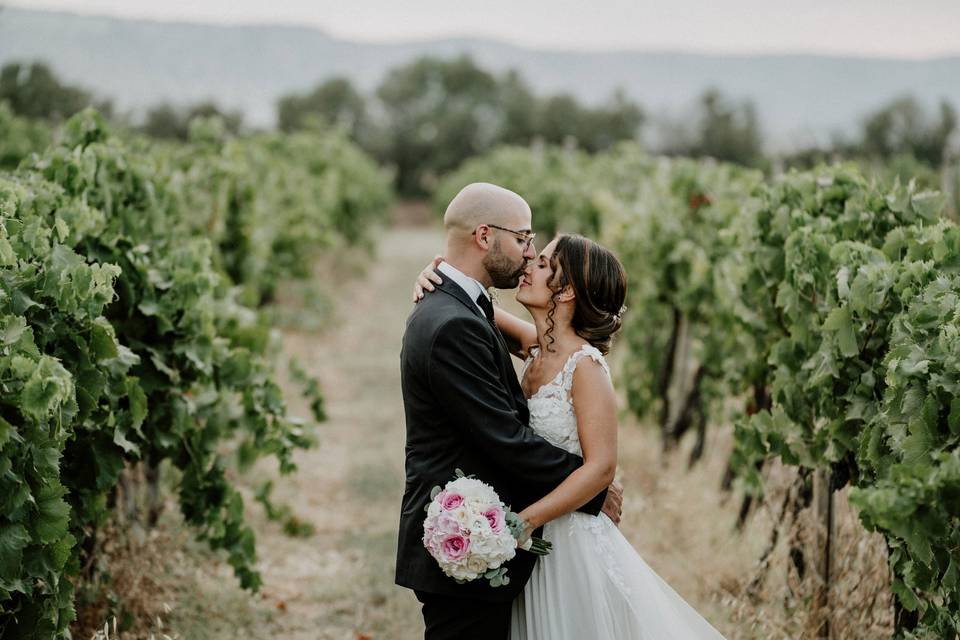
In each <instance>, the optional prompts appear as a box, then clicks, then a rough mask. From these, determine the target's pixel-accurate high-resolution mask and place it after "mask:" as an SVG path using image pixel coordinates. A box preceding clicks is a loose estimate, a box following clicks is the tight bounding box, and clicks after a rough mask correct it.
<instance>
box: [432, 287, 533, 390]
mask: <svg viewBox="0 0 960 640" xmlns="http://www.w3.org/2000/svg"><path fill="white" fill-rule="evenodd" d="M435 286H436V288H437V291H442V292H443V293H445V294H447V295H449V296H452V297H454V298H456V299H457V301H459V302H460V303H461V304H463V305H464V306H465V307H466V308H467V309H469V310H470V313H473V314H475V315H476V316H477V317H478V318H480V319H481V320H483V321H484V322H485V323H487V326H489V327H490V330H491V331H492V332H493V333H494V335H496V337H497V344H499V345H500V348H499V349H497V354H498V355H499V357H500V377H501V378H502V379H503V380H504V383H505V384H506V385H507V389H509V390H510V391H511V395H513V396H514V398H516V397H517V392H518V390H520V383H519V382H518V381H517V376H516V375H515V374H514V369H513V363H512V362H511V361H510V349H508V348H507V343H506V342H504V340H503V336H502V335H501V334H500V330H499V329H497V328H496V327H494V326H492V324H491V323H490V322H489V321H488V320H487V316H485V315H484V313H483V311H481V310H480V307H478V306H477V303H476V302H474V301H473V300H471V299H470V295H469V294H468V293H467V292H466V291H464V290H463V287H461V286H460V285H458V284H457V283H456V282H454V281H453V280H452V279H451V278H444V279H443V282H441V283H440V284H438V285H435ZM519 397H520V398H521V399H522V398H523V392H522V391H519ZM524 407H525V403H524Z"/></svg>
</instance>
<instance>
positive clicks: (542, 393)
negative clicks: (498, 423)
mask: <svg viewBox="0 0 960 640" xmlns="http://www.w3.org/2000/svg"><path fill="white" fill-rule="evenodd" d="M584 356H588V357H590V358H593V359H594V360H596V361H597V362H599V363H600V365H601V366H602V367H603V370H604V371H606V372H607V375H610V367H608V366H607V361H606V360H604V358H603V354H601V353H600V351H599V350H598V349H597V348H596V347H594V346H593V345H590V344H585V345H583V346H582V347H581V348H580V350H579V351H577V352H576V353H574V354H573V355H571V356H570V357H569V358H568V359H567V361H566V363H565V364H564V365H563V368H562V369H560V371H559V372H558V373H557V375H556V376H555V377H554V379H553V380H551V381H550V382H548V383H546V384H544V385H543V386H542V387H540V388H539V389H537V391H536V392H535V393H534V394H533V395H532V396H530V398H528V399H527V406H528V407H529V409H530V426H531V427H532V428H533V430H534V431H536V432H537V433H538V434H539V435H540V436H541V437H543V439H544V440H546V441H547V442H550V443H551V444H554V445H556V446H558V447H560V448H561V449H565V450H566V451H569V452H570V453H575V454H577V455H578V456H582V455H583V449H582V448H581V447H580V437H579V435H578V434H577V416H576V414H575V413H574V412H573V396H572V395H571V393H570V391H571V389H572V388H573V372H574V371H575V370H576V368H577V363H578V362H580V359H581V358H583V357H584ZM532 361H533V355H531V356H530V357H528V358H527V360H526V362H524V363H523V371H522V373H521V377H522V376H523V375H526V373H527V367H529V366H530V362H532Z"/></svg>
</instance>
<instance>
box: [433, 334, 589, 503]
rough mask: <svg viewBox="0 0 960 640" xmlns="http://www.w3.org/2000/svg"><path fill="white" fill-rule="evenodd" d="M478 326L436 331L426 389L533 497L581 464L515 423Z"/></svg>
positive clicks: (488, 342)
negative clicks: (430, 390)
mask: <svg viewBox="0 0 960 640" xmlns="http://www.w3.org/2000/svg"><path fill="white" fill-rule="evenodd" d="M482 322H483V321H482V320H480V319H479V318H472V317H455V318H453V319H451V320H448V321H447V322H446V323H444V325H443V326H442V327H440V329H438V331H437V334H436V335H435V337H434V341H433V344H432V346H431V350H430V357H429V361H428V365H427V366H428V368H427V371H428V380H429V383H430V387H431V389H432V390H433V392H434V393H435V394H437V397H438V399H439V400H440V401H441V402H443V403H444V404H445V406H446V407H448V411H449V414H450V418H451V422H453V423H455V424H458V425H460V426H461V427H462V429H463V430H464V434H465V436H466V438H467V440H468V441H469V442H470V443H471V444H472V445H473V446H475V447H476V448H477V450H478V451H480V452H481V453H482V454H483V455H484V456H485V457H486V458H487V459H488V460H490V461H491V463H493V464H495V465H497V466H499V467H501V468H503V469H504V470H506V471H508V472H510V473H512V474H514V475H516V476H517V477H518V481H519V482H520V483H522V486H523V487H524V493H527V494H529V495H530V496H531V497H533V498H534V499H536V498H539V497H541V496H544V495H546V494H547V493H549V492H550V491H552V490H553V489H554V488H555V487H556V486H557V485H559V484H560V483H561V482H563V480H564V479H565V478H566V477H567V476H568V475H570V474H571V473H573V471H575V470H576V469H577V468H578V467H579V466H580V465H581V464H583V460H582V458H580V457H579V456H576V455H574V454H572V453H569V452H567V451H564V450H563V449H560V448H559V447H555V446H553V445H552V444H550V443H549V442H547V441H546V440H544V439H543V438H541V437H540V436H538V435H537V434H536V433H535V432H534V431H533V430H532V429H529V428H527V426H526V425H525V424H523V423H522V422H521V421H520V420H519V419H518V417H517V415H516V412H515V411H514V410H513V406H512V403H511V401H510V397H509V391H508V390H507V389H506V388H505V387H504V385H503V382H502V381H501V379H500V376H499V374H498V371H499V368H498V364H497V362H496V360H495V355H494V354H495V351H494V350H495V349H497V348H499V347H497V346H495V345H494V344H493V342H492V340H493V338H492V337H491V336H490V335H489V333H488V329H487V328H486V327H485V326H484V325H483V324H482ZM605 497H606V491H605V490H604V491H602V492H600V493H599V494H598V495H597V496H596V497H595V498H594V499H592V500H591V501H590V502H588V503H587V504H585V505H584V506H583V507H581V508H580V511H583V512H585V513H589V514H592V515H596V514H598V513H599V512H600V509H601V507H602V505H603V502H604V498H605Z"/></svg>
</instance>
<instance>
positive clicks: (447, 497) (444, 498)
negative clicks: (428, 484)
mask: <svg viewBox="0 0 960 640" xmlns="http://www.w3.org/2000/svg"><path fill="white" fill-rule="evenodd" d="M437 500H439V501H440V506H441V507H442V508H443V510H444V511H453V510H454V509H456V508H457V507H459V506H460V505H462V504H463V496H462V495H460V494H459V493H454V492H453V491H451V492H449V493H448V492H446V491H441V492H440V493H439V494H438V495H437Z"/></svg>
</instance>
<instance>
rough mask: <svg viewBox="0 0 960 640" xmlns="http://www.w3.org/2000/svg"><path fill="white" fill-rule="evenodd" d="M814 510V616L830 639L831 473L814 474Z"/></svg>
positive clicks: (819, 629)
mask: <svg viewBox="0 0 960 640" xmlns="http://www.w3.org/2000/svg"><path fill="white" fill-rule="evenodd" d="M813 508H814V518H815V525H816V538H815V540H816V553H817V557H816V570H817V582H816V585H815V587H814V595H813V617H814V620H815V621H816V624H817V637H818V638H829V637H830V597H829V594H830V570H831V565H832V564H833V563H832V555H833V553H832V551H833V550H832V548H831V545H832V542H833V491H831V488H830V472H829V471H826V470H822V469H818V470H817V471H815V472H814V474H813Z"/></svg>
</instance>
